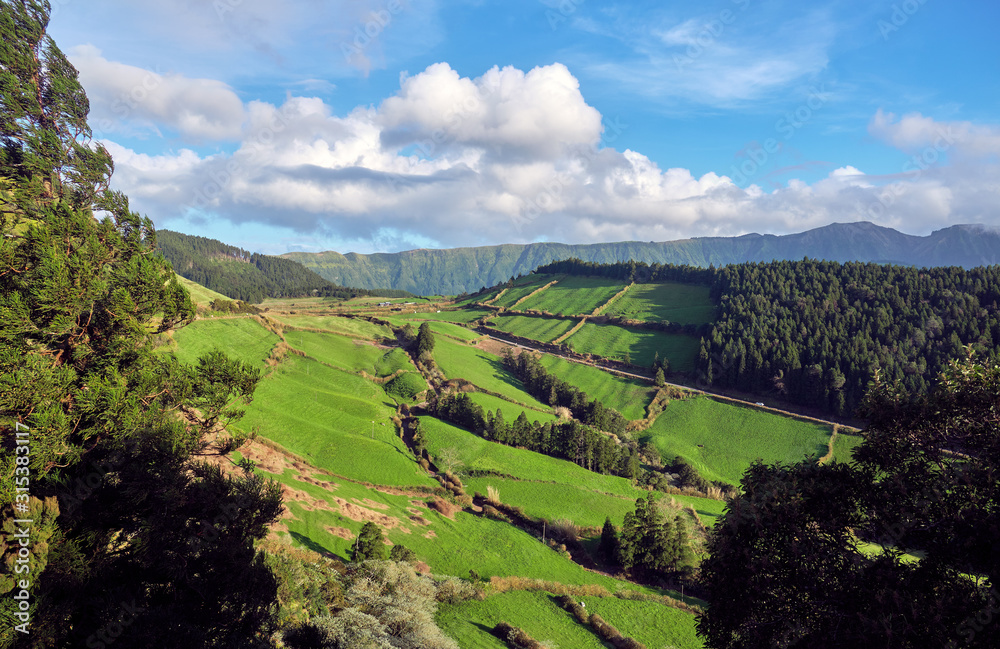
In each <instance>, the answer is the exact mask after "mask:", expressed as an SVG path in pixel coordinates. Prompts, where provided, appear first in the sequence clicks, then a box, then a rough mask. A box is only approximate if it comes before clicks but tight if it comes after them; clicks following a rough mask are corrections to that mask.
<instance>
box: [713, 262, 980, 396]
mask: <svg viewBox="0 0 1000 649" xmlns="http://www.w3.org/2000/svg"><path fill="white" fill-rule="evenodd" d="M713 293H714V294H715V295H716V296H718V297H719V299H720V303H721V307H720V314H719V319H718V321H717V322H716V324H715V326H714V327H713V329H712V331H711V333H710V334H709V335H708V336H706V338H705V341H704V347H705V352H706V353H705V355H704V356H703V357H702V358H701V359H700V360H699V364H698V370H699V371H700V372H701V373H702V376H703V377H705V378H706V380H709V378H710V380H711V382H712V383H715V384H718V385H723V386H731V387H736V388H739V389H741V390H747V391H753V392H758V393H764V392H772V391H773V392H775V393H778V394H780V395H782V397H783V398H784V399H787V400H789V401H792V402H794V403H800V404H806V405H809V406H813V407H817V408H821V409H824V410H827V411H831V412H834V413H837V414H850V413H852V412H853V411H854V409H855V408H856V407H857V405H858V404H859V403H860V402H861V398H862V396H863V395H864V393H865V391H866V389H867V387H868V383H869V381H870V380H871V379H872V377H873V375H874V372H875V370H876V369H879V370H880V371H881V372H882V376H883V377H885V378H886V379H888V380H891V381H899V382H901V383H902V384H903V385H904V386H905V388H906V389H907V390H908V391H910V392H914V393H919V392H924V391H926V390H927V389H928V387H929V385H930V382H931V379H932V377H934V376H935V375H936V374H937V373H938V372H940V371H941V370H942V369H943V368H944V366H945V364H946V363H947V362H948V361H949V360H951V359H956V358H961V357H962V356H963V355H964V348H963V346H964V345H973V346H974V347H975V348H976V349H977V350H980V351H981V352H983V353H985V354H988V355H989V356H990V358H995V357H996V353H997V352H996V349H997V342H998V341H1000V312H998V311H997V309H996V308H995V307H994V305H995V304H996V303H997V302H998V300H1000V267H997V266H991V267H979V268H973V269H971V270H961V269H958V268H954V267H952V268H915V267H904V266H880V265H876V264H861V263H846V264H837V263H834V262H817V261H809V260H806V261H798V262H772V263H768V264H742V265H739V266H732V267H728V268H725V269H723V270H722V271H720V273H719V279H718V282H717V284H716V286H714V287H713ZM748 327H750V328H752V330H753V334H752V335H748V334H747V332H748ZM710 362H711V368H709V363H710ZM710 370H711V371H710Z"/></svg>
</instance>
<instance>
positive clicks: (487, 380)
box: [434, 338, 547, 410]
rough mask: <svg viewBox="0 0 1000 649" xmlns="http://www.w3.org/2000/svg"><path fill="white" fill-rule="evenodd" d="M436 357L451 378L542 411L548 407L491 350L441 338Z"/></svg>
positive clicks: (443, 370) (437, 343)
mask: <svg viewBox="0 0 1000 649" xmlns="http://www.w3.org/2000/svg"><path fill="white" fill-rule="evenodd" d="M434 360H435V362H436V363H437V364H438V367H440V368H441V371H442V372H444V374H445V376H447V377H448V378H450V379H453V378H462V379H465V380H466V381H470V382H472V383H474V384H476V385H477V386H479V387H480V388H483V389H485V390H489V391H491V392H496V393H497V394H501V395H503V396H504V397H507V398H508V399H512V400H513V401H516V402H518V403H523V404H527V405H529V406H531V407H533V408H538V409H539V410H546V409H547V406H546V405H545V404H543V403H541V402H539V401H538V400H537V399H535V398H534V397H532V396H531V395H529V394H528V393H527V392H525V391H524V389H523V387H522V384H521V381H520V380H519V379H518V378H517V377H515V376H514V375H513V374H511V373H510V372H509V371H507V369H506V368H505V367H504V366H503V363H502V361H501V360H500V358H499V357H498V356H495V355H493V354H490V353H489V352H486V351H483V350H482V349H478V348H476V347H471V346H469V345H466V344H463V343H460V342H457V341H454V340H451V339H448V338H438V339H437V340H436V341H435V345H434Z"/></svg>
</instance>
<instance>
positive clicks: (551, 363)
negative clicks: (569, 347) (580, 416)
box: [541, 355, 656, 419]
mask: <svg viewBox="0 0 1000 649" xmlns="http://www.w3.org/2000/svg"><path fill="white" fill-rule="evenodd" d="M541 361H542V365H543V366H544V367H545V369H547V370H548V371H549V372H551V373H552V374H554V375H555V376H557V377H559V378H560V379H562V380H563V381H566V382H567V383H570V384H572V385H574V386H576V387H578V388H579V389H581V390H583V391H584V392H586V393H587V397H589V398H590V399H597V400H598V401H600V402H601V403H602V404H604V405H605V406H608V407H609V408H614V409H615V410H617V411H618V412H620V413H622V414H623V415H625V416H626V417H627V418H629V419H644V418H645V417H646V406H648V405H649V402H650V400H651V399H652V398H653V395H654V394H655V393H656V388H654V387H653V385H652V384H651V383H648V382H646V381H643V380H641V379H631V378H626V377H624V376H617V375H615V374H611V373H610V372H605V371H604V370H601V369H598V368H596V367H594V366H592V365H584V364H582V363H574V362H572V361H567V360H565V359H562V358H557V357H555V356H549V355H543V356H542V358H541Z"/></svg>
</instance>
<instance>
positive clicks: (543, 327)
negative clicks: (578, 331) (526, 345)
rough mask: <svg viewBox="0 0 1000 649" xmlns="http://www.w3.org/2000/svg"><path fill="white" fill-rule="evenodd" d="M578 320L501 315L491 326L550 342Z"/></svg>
mask: <svg viewBox="0 0 1000 649" xmlns="http://www.w3.org/2000/svg"><path fill="white" fill-rule="evenodd" d="M576 324H577V321H576V320H567V319H563V318H533V317H529V316H523V315H512V316H501V317H498V318H494V319H492V320H490V322H489V326H491V327H493V328H494V329H499V330H500V331H505V332H507V333H510V334H514V335H515V336H521V337H523V338H530V339H531V340H540V341H541V342H544V343H550V342H552V341H553V340H555V339H556V338H558V337H559V336H562V335H563V334H565V333H566V332H567V331H569V330H570V329H572V328H573V327H574V326H576Z"/></svg>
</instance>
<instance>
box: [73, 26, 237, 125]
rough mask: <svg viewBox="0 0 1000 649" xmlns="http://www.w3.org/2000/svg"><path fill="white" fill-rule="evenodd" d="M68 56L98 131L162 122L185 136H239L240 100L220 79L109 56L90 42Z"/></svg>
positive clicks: (93, 123) (92, 123) (92, 121)
mask: <svg viewBox="0 0 1000 649" xmlns="http://www.w3.org/2000/svg"><path fill="white" fill-rule="evenodd" d="M69 56H70V60H71V61H72V63H73V65H74V66H76V68H77V69H78V70H79V71H80V81H81V83H82V84H83V85H84V86H85V87H86V88H87V94H88V97H89V98H90V107H91V114H90V123H91V126H92V127H93V129H94V131H95V133H96V134H97V135H100V136H107V135H109V134H110V133H114V132H120V133H124V134H126V135H134V134H140V135H141V134H150V133H155V134H160V128H161V127H166V128H169V129H173V130H176V131H177V132H178V133H179V134H180V135H181V136H182V137H184V138H185V139H187V140H189V141H202V140H228V139H237V138H238V137H239V136H240V133H241V131H242V123H243V117H244V114H243V102H242V101H241V100H240V98H239V97H238V96H237V94H236V92H235V91H233V89H232V88H230V87H229V86H227V85H226V84H224V83H222V82H220V81H215V80H212V79H190V78H187V77H184V76H182V75H179V74H172V73H170V72H165V71H159V70H156V71H154V70H144V69H142V68H138V67H135V66H131V65H126V64H124V63H118V62H115V61H109V60H107V59H105V58H104V57H103V56H102V55H101V52H100V50H98V49H97V48H96V47H93V46H90V45H85V46H80V47H77V48H74V49H73V50H72V52H71V53H70V55H69Z"/></svg>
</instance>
